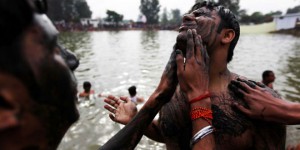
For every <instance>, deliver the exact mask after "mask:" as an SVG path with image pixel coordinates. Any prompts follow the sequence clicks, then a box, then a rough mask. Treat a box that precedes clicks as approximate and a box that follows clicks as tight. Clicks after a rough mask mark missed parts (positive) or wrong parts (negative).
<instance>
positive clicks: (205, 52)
mask: <svg viewBox="0 0 300 150" xmlns="http://www.w3.org/2000/svg"><path fill="white" fill-rule="evenodd" d="M199 36H200V35H199ZM200 38H201V36H200ZM202 49H203V57H204V62H205V64H206V65H209V56H208V53H207V49H206V46H203V47H202Z"/></svg>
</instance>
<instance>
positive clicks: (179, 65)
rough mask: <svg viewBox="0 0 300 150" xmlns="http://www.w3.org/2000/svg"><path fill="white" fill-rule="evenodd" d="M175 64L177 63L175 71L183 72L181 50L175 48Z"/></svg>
mask: <svg viewBox="0 0 300 150" xmlns="http://www.w3.org/2000/svg"><path fill="white" fill-rule="evenodd" d="M176 64H177V72H183V71H184V67H185V66H184V65H185V64H184V58H183V54H182V51H181V50H179V49H177V50H176Z"/></svg>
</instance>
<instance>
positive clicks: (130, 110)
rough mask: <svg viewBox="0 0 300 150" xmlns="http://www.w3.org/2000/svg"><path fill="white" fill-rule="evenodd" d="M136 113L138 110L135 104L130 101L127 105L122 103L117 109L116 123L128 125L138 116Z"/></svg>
mask: <svg viewBox="0 0 300 150" xmlns="http://www.w3.org/2000/svg"><path fill="white" fill-rule="evenodd" d="M136 113H137V108H136V105H135V104H134V103H133V102H131V101H129V102H127V103H120V105H119V106H118V107H117V109H116V113H115V116H114V121H115V122H118V123H121V124H127V123H129V122H130V121H131V119H132V118H133V117H134V116H135V115H136Z"/></svg>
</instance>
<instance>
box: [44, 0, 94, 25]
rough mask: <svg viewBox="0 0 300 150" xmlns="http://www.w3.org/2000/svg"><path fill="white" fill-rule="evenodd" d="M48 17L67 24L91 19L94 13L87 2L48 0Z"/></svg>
mask: <svg viewBox="0 0 300 150" xmlns="http://www.w3.org/2000/svg"><path fill="white" fill-rule="evenodd" d="M48 7H49V10H48V13H47V15H48V16H49V17H50V19H51V20H53V21H61V20H65V21H67V22H70V21H75V20H79V19H80V18H90V17H91V15H92V12H91V10H90V8H89V6H88V4H87V2H86V1H85V0H48Z"/></svg>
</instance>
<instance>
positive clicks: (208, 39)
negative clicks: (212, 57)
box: [177, 7, 221, 50]
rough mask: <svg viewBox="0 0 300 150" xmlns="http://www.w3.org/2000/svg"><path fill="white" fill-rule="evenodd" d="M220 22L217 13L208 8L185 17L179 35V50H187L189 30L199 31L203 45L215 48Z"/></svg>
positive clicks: (202, 8) (200, 9)
mask: <svg viewBox="0 0 300 150" xmlns="http://www.w3.org/2000/svg"><path fill="white" fill-rule="evenodd" d="M220 21H221V19H220V17H219V15H218V14H217V11H215V10H210V9H208V8H206V7H201V8H199V9H197V10H194V11H192V12H191V13H189V14H186V15H184V17H183V20H182V25H181V27H180V28H179V35H178V36H177V48H178V49H180V50H185V49H186V41H187V40H186V39H187V30H188V29H196V30H197V33H198V34H199V35H201V37H202V40H203V44H204V45H205V46H207V49H209V48H210V47H213V46H214V44H215V42H216V41H217V37H218V36H217V35H218V33H217V30H218V27H219V25H220Z"/></svg>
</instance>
